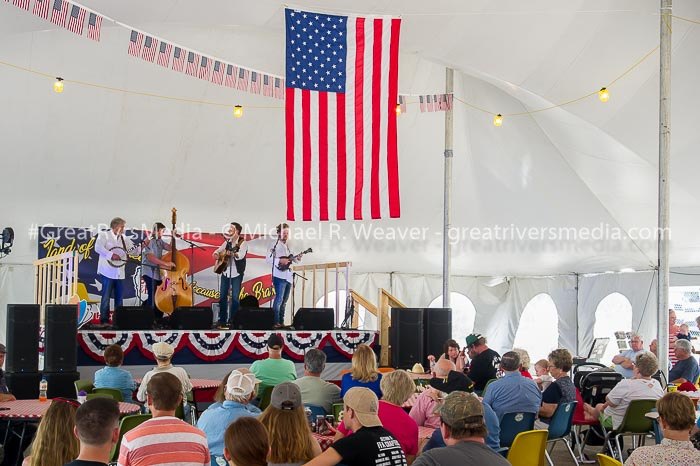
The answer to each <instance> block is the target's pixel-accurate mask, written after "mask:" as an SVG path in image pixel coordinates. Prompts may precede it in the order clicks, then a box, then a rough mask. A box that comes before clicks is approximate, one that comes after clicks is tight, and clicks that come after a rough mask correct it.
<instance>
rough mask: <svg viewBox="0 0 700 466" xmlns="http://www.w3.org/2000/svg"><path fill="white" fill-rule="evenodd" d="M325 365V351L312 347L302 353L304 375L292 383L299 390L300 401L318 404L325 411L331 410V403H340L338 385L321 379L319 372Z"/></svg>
mask: <svg viewBox="0 0 700 466" xmlns="http://www.w3.org/2000/svg"><path fill="white" fill-rule="evenodd" d="M325 367H326V353H324V352H323V351H321V350H319V349H316V348H312V349H310V350H308V351H307V352H306V354H305V355H304V377H302V378H300V379H297V380H295V381H294V383H295V384H296V385H297V386H298V387H299V390H300V391H301V401H302V402H304V403H306V404H312V405H316V406H320V407H322V408H323V409H325V410H326V413H330V412H332V411H333V404H334V403H340V402H341V401H342V398H341V397H340V387H338V386H337V385H336V384H333V383H330V382H326V381H325V380H323V379H321V373H322V372H323V369H325Z"/></svg>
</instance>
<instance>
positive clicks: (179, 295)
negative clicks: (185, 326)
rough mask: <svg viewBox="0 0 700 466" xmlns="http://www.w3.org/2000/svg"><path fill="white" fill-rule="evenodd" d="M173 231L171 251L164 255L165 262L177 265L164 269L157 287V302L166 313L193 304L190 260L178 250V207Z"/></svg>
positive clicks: (173, 213)
mask: <svg viewBox="0 0 700 466" xmlns="http://www.w3.org/2000/svg"><path fill="white" fill-rule="evenodd" d="M171 220H172V224H173V225H172V227H173V229H172V231H173V235H172V237H171V240H170V252H169V253H167V254H166V255H164V256H163V257H162V260H163V261H165V262H172V263H173V264H175V267H174V268H173V269H172V270H163V271H162V279H163V283H161V284H160V286H158V288H157V289H156V296H155V302H156V305H157V306H158V309H159V310H160V311H161V312H163V313H164V314H168V315H170V314H172V313H173V311H174V310H175V309H176V308H178V307H182V306H192V289H191V287H190V285H189V284H188V283H187V275H188V274H189V271H190V261H189V260H188V259H187V257H185V255H184V254H182V253H180V252H178V250H177V244H176V241H177V240H176V238H175V225H176V224H177V209H176V208H175V207H173V210H172V218H171Z"/></svg>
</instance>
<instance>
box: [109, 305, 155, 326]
mask: <svg viewBox="0 0 700 466" xmlns="http://www.w3.org/2000/svg"><path fill="white" fill-rule="evenodd" d="M153 316H154V314H153V309H151V308H150V307H145V306H120V307H118V308H116V309H115V310H114V319H113V321H114V328H115V329H117V330H152V329H153Z"/></svg>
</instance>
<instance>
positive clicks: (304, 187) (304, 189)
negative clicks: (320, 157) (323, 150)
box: [301, 89, 312, 222]
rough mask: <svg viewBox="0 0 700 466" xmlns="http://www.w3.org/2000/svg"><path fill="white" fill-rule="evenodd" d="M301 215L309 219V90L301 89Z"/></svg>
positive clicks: (306, 219) (305, 219)
mask: <svg viewBox="0 0 700 466" xmlns="http://www.w3.org/2000/svg"><path fill="white" fill-rule="evenodd" d="M301 140H302V156H301V157H302V162H301V168H302V171H301V217H302V219H303V220H304V221H305V222H306V221H309V220H311V144H312V142H311V91H310V90H308V89H304V90H302V91H301Z"/></svg>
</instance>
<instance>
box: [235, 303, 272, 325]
mask: <svg viewBox="0 0 700 466" xmlns="http://www.w3.org/2000/svg"><path fill="white" fill-rule="evenodd" d="M273 325H275V311H273V310H272V309H270V308H269V307H266V308H262V309H249V308H244V307H243V308H240V309H238V311H236V314H235V315H234V316H233V328H234V329H236V330H272V326H273Z"/></svg>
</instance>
